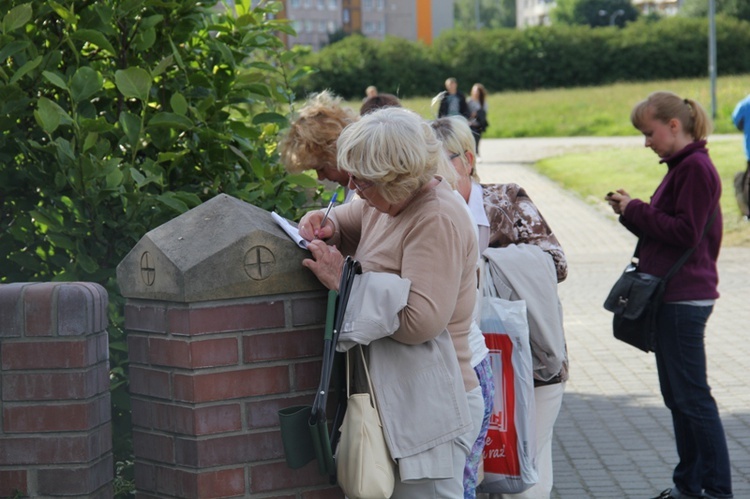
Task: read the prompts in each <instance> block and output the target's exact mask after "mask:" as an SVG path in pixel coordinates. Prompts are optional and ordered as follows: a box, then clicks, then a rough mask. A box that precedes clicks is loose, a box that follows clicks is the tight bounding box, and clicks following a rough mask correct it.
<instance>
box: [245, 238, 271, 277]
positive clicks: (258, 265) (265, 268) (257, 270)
mask: <svg viewBox="0 0 750 499" xmlns="http://www.w3.org/2000/svg"><path fill="white" fill-rule="evenodd" d="M274 267H276V257H274V256H273V252H272V251H271V250H270V249H268V248H266V247H265V246H253V247H252V248H250V250H249V251H248V252H247V253H245V272H246V273H247V275H248V276H250V278H251V279H253V280H256V281H262V280H263V279H267V278H268V277H270V276H271V274H273V270H274Z"/></svg>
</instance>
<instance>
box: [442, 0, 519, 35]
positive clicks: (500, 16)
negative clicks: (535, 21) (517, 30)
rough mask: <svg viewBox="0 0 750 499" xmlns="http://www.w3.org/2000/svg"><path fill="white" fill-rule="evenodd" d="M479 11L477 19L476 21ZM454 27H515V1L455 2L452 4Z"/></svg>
mask: <svg viewBox="0 0 750 499" xmlns="http://www.w3.org/2000/svg"><path fill="white" fill-rule="evenodd" d="M477 10H479V19H477ZM453 18H454V20H455V27H456V28H461V29H466V30H471V29H476V28H514V27H515V26H516V1H515V0H499V1H498V0H456V1H455V2H454V3H453Z"/></svg>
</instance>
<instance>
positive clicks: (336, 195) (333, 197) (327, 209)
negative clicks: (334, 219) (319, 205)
mask: <svg viewBox="0 0 750 499" xmlns="http://www.w3.org/2000/svg"><path fill="white" fill-rule="evenodd" d="M338 195H339V191H336V192H334V193H333V196H332V197H331V202H330V203H328V208H326V213H325V215H323V220H322V221H321V222H320V228H318V230H320V229H322V228H323V227H324V226H325V224H326V222H327V221H328V215H329V214H330V213H331V209H332V208H333V203H335V202H336V198H337V197H338Z"/></svg>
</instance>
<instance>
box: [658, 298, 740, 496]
mask: <svg viewBox="0 0 750 499" xmlns="http://www.w3.org/2000/svg"><path fill="white" fill-rule="evenodd" d="M712 311H713V306H707V307H699V306H693V305H684V304H676V303H665V304H663V305H662V307H661V309H660V311H659V318H658V332H657V334H656V367H657V369H658V372H659V385H660V387H661V394H662V397H663V398H664V403H665V404H666V406H667V407H668V408H669V410H670V411H672V423H673V425H674V434H675V440H676V444H677V454H678V456H679V459H680V461H679V463H678V464H677V467H676V468H675V470H674V474H673V476H672V478H673V480H674V484H675V486H676V487H677V489H678V490H680V492H683V493H685V494H687V495H690V496H696V497H701V495H702V494H703V493H705V494H707V495H710V496H711V497H716V498H729V497H732V477H731V470H730V466H729V451H728V450H727V442H726V437H725V435H724V427H723V425H722V424H721V419H720V418H719V409H718V408H717V406H716V401H715V400H714V398H713V397H712V396H711V388H710V387H709V386H708V379H707V375H706V349H705V345H704V341H703V339H704V333H705V330H706V322H707V321H708V317H709V316H710V315H711V312H712Z"/></svg>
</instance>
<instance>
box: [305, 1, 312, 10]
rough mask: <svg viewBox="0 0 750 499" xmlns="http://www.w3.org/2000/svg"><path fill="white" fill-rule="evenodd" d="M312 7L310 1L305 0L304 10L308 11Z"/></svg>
mask: <svg viewBox="0 0 750 499" xmlns="http://www.w3.org/2000/svg"><path fill="white" fill-rule="evenodd" d="M310 7H312V0H305V8H307V9H309V8H310Z"/></svg>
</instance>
